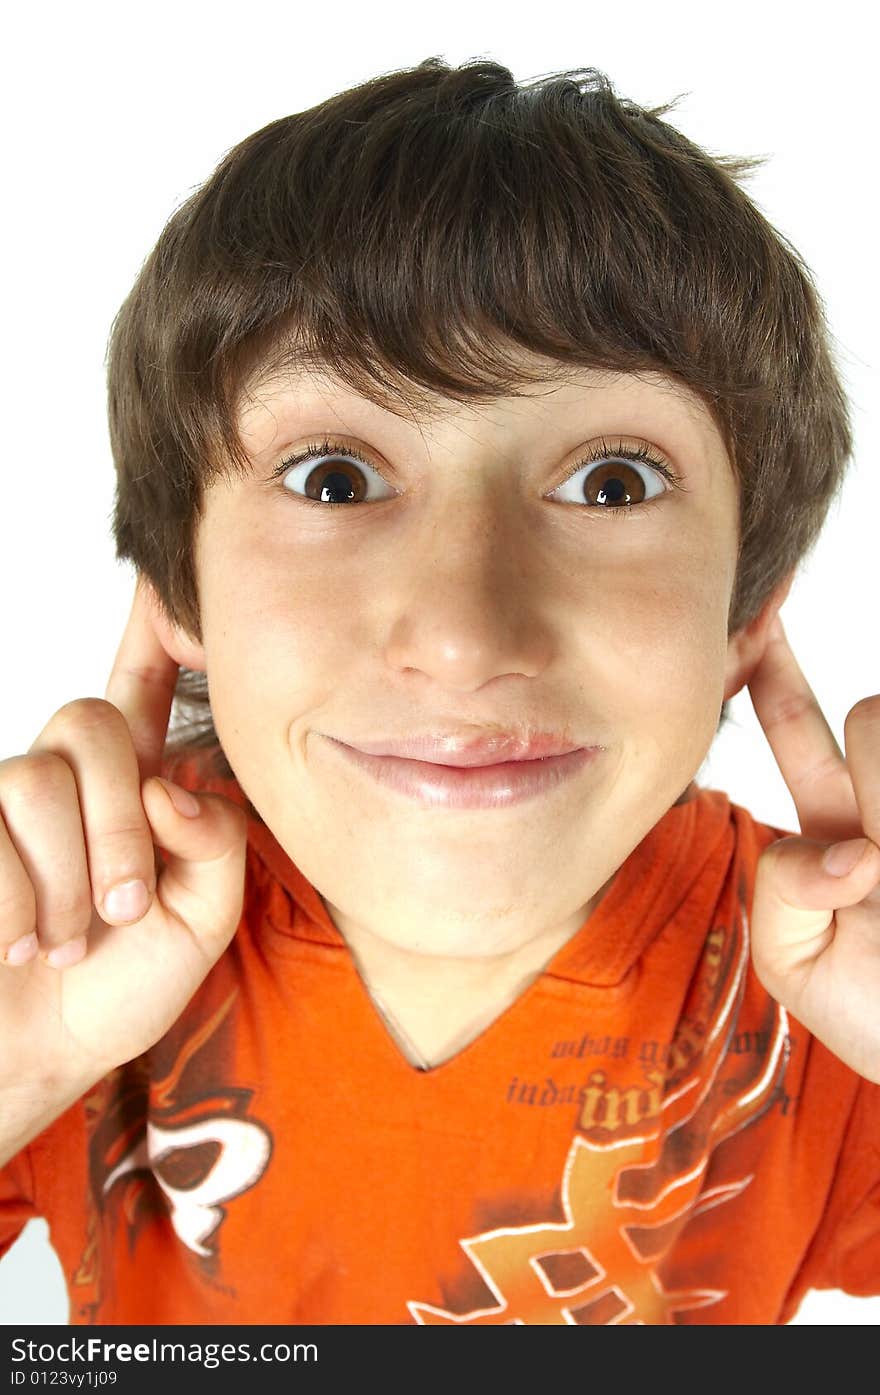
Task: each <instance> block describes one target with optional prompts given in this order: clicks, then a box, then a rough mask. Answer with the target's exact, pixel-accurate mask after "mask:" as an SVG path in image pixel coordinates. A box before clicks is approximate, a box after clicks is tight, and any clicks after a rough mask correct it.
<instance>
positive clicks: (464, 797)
mask: <svg viewBox="0 0 880 1395" xmlns="http://www.w3.org/2000/svg"><path fill="white" fill-rule="evenodd" d="M327 739H328V741H329V742H330V743H331V745H332V746H334V747H335V748H336V749H337V750H338V751H339V753H340V754H341V755H342V756H343V757H344V758H345V759H346V760H347V761H348V762H349V763H350V764H351V765H353V766H355V767H356V768H358V769H360V770H362V771H364V773H365V774H367V775H369V776H371V777H372V778H373V779H374V780H376V781H377V782H378V783H379V784H381V785H384V786H385V787H386V788H388V789H392V790H395V791H396V792H397V793H398V794H402V795H405V796H407V797H408V798H409V799H412V800H415V801H416V802H417V803H419V804H422V805H423V806H425V807H428V808H442V809H506V808H509V807H510V806H511V805H515V804H521V803H523V802H524V801H526V800H529V799H536V798H538V797H539V796H540V795H542V794H549V793H551V792H552V791H553V790H554V789H557V788H558V787H559V786H560V785H562V784H563V783H565V782H566V781H568V780H571V779H573V778H574V776H576V775H578V774H579V773H580V772H581V771H582V770H583V769H585V767H586V766H587V765H589V764H590V762H591V761H592V759H593V757H594V756H596V755H598V753H599V751H600V750H601V749H602V748H601V747H599V746H582V747H579V748H577V749H576V750H574V751H568V752H566V753H565V754H564V755H559V756H543V757H541V756H539V757H536V758H534V759H519V760H502V761H497V762H495V763H494V764H491V765H479V766H474V765H469V766H453V765H441V764H438V763H435V762H431V761H423V760H413V759H411V758H407V757H401V756H385V755H371V754H368V753H367V752H365V751H362V750H360V749H359V748H358V747H356V746H347V745H346V744H345V742H344V741H337V740H336V739H335V737H328V738H327Z"/></svg>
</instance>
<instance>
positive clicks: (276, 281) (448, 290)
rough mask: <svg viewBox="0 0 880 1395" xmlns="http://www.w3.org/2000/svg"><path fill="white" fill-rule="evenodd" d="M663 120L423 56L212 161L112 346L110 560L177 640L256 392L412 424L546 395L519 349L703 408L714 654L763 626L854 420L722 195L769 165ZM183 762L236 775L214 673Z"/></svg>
mask: <svg viewBox="0 0 880 1395" xmlns="http://www.w3.org/2000/svg"><path fill="white" fill-rule="evenodd" d="M678 100H679V98H678V97H677V98H675V99H674V101H673V102H670V103H667V104H666V105H664V106H660V107H655V108H641V107H639V106H637V105H636V104H635V103H633V102H631V101H629V100H628V99H626V98H622V97H619V96H618V95H617V94H616V92H615V91H614V88H613V86H612V84H611V82H610V81H609V79H608V78H607V77H606V76H605V75H604V74H603V73H601V72H599V71H597V70H596V69H594V68H582V69H572V70H568V71H565V72H562V73H555V74H552V75H550V76H548V77H544V78H542V79H536V80H535V81H533V82H530V83H522V84H518V83H517V82H516V81H515V80H514V78H513V76H512V74H511V73H510V72H509V70H508V69H507V68H505V67H502V66H501V65H500V64H498V63H494V62H491V61H488V60H483V59H480V60H473V61H470V62H467V63H465V64H463V65H461V66H460V67H450V66H449V65H448V64H447V63H445V62H444V61H442V59H440V58H436V57H434V58H428V59H426V60H425V61H424V62H422V63H420V64H418V65H417V66H416V67H413V68H406V69H400V70H397V71H393V72H390V73H386V74H383V75H381V76H378V77H376V78H374V79H372V80H371V81H368V82H365V83H363V84H361V85H360V86H357V87H354V88H351V89H350V90H348V91H345V92H341V93H339V94H338V95H336V96H334V97H331V98H329V99H328V100H326V101H324V102H320V103H319V104H318V105H317V106H314V107H311V108H309V109H308V110H306V111H301V112H296V113H294V114H293V115H291V116H285V117H282V118H280V119H279V120H277V121H273V122H271V123H270V124H269V125H268V126H265V127H263V128H262V130H259V131H256V132H255V133H254V134H253V135H250V136H248V137H247V138H246V139H244V140H243V141H241V142H240V144H238V145H237V146H235V147H234V148H233V149H232V150H230V151H229V152H228V154H226V155H225V156H224V158H223V159H222V160H221V162H220V164H219V165H218V166H217V169H216V170H215V171H214V173H213V174H212V175H211V177H210V178H209V179H208V180H207V181H206V182H205V183H204V184H203V185H201V186H200V187H199V188H198V189H197V190H196V192H195V193H194V194H192V195H191V197H189V198H188V199H187V200H186V201H185V202H184V203H183V204H182V205H181V206H180V207H179V208H178V209H177V210H176V211H175V212H174V213H173V215H172V217H171V218H170V220H169V221H168V223H167V225H166V226H165V228H164V230H163V232H162V234H161V236H160V238H159V240H158V242H157V244H156V246H155V248H154V249H153V251H152V252H151V253H150V255H149V256H148V257H147V259H146V261H145V262H144V265H143V267H142V268H141V271H140V273H139V275H138V277H137V280H136V281H135V284H134V286H133V288H132V290H131V292H130V294H129V295H128V297H127V298H126V300H125V302H124V303H123V305H122V306H121V308H120V310H119V312H118V314H117V316H116V319H115V320H114V323H113V327H112V331H111V335H110V341H109V345H108V411H109V425H110V440H111V447H112V451H113V458H114V462H115V466H116V471H117V496H116V506H115V511H114V518H113V530H114V536H115V540H116V555H117V557H118V558H119V559H124V558H130V559H131V560H132V561H133V562H134V564H135V567H136V568H137V569H138V571H140V572H142V573H144V574H145V575H146V576H147V577H148V578H149V579H150V581H151V582H152V583H153V585H154V587H155V589H156V593H157V595H158V598H159V601H160V603H161V605H162V606H163V608H164V610H165V612H166V614H167V615H168V617H169V619H171V620H172V621H173V622H175V623H176V624H178V625H180V626H182V627H183V628H184V629H185V630H186V631H187V632H188V633H189V634H190V635H191V636H193V637H194V638H195V639H196V640H198V641H199V642H200V641H201V628H200V616H199V600H198V592H197V585H196V576H195V570H194V560H193V538H194V529H195V525H196V522H197V519H198V517H199V515H200V511H201V501H202V491H203V488H204V487H205V486H206V485H207V484H209V483H210V482H211V481H212V480H213V479H216V478H218V477H221V476H224V475H228V474H229V472H230V471H232V472H243V471H245V470H247V469H248V468H249V465H248V460H247V456H246V454H245V452H244V448H243V446H242V444H241V442H240V440H239V438H238V435H237V429H236V420H237V415H238V409H239V406H240V404H241V402H242V400H243V398H246V397H247V394H248V392H249V391H250V390H251V388H252V386H253V384H254V382H255V381H256V379H257V377H258V376H260V375H262V374H263V373H275V372H280V371H283V370H284V369H285V368H286V367H297V366H316V367H319V368H322V369H325V370H327V369H329V370H330V371H331V372H332V373H334V374H335V375H336V376H337V377H338V378H339V379H340V380H341V381H342V382H343V383H344V384H346V385H347V386H348V387H350V388H351V389H353V390H354V391H355V392H357V393H359V394H361V395H363V396H364V397H367V398H371V399H372V400H373V401H375V402H377V403H379V404H380V405H384V406H388V405H390V404H394V403H397V404H399V407H400V406H402V407H404V408H405V409H406V410H418V409H419V407H420V406H422V407H424V404H425V403H427V402H429V400H430V394H440V395H442V396H443V397H444V398H448V399H451V400H455V401H459V402H466V401H468V400H474V399H479V400H485V399H487V398H488V399H491V398H493V397H495V396H497V395H500V394H515V393H516V391H517V387H518V385H521V384H527V383H530V382H535V381H543V380H544V379H545V377H546V376H547V375H544V374H543V373H541V372H540V371H538V370H536V371H535V373H530V374H524V373H523V371H522V366H521V364H520V365H519V366H517V365H516V364H515V363H514V361H513V360H512V359H511V358H510V357H509V349H510V347H511V346H514V347H520V348H525V349H526V350H528V351H531V352H533V353H535V354H538V355H542V356H549V357H550V358H551V359H553V360H554V361H556V362H558V363H559V364H561V365H565V364H572V365H576V366H586V367H593V368H607V369H611V370H622V371H624V372H630V373H632V372H639V371H644V370H660V371H662V372H664V373H665V374H666V375H667V376H668V377H670V378H672V379H673V380H678V381H680V382H681V383H683V384H685V385H686V386H688V387H689V388H690V389H691V390H692V391H694V392H696V393H697V394H698V395H699V397H700V398H701V399H702V400H703V401H704V402H705V404H706V406H707V408H708V409H709V411H710V412H711V414H712V416H713V419H714V421H715V423H716V425H717V426H718V428H719V430H720V432H721V435H722V438H723V440H724V441H725V444H726V446H727V450H728V454H729V456H730V460H731V464H732V467H733V470H734V472H735V476H736V480H737V484H738V490H739V501H740V519H739V556H738V565H737V574H736V580H735V585H734V590H733V595H732V598H731V606H730V612H729V617H728V633H729V634H733V633H735V632H736V631H737V630H739V629H741V628H742V627H743V626H744V625H745V624H747V623H748V622H749V621H750V620H752V619H753V618H754V617H755V616H756V615H757V614H758V613H759V611H760V609H761V607H762V606H763V604H764V602H765V601H766V600H767V599H768V598H769V596H770V593H771V592H772V591H773V589H774V588H775V587H776V586H777V585H778V584H779V583H780V582H781V581H782V580H783V579H784V578H785V577H786V576H787V575H788V574H789V573H790V572H791V571H792V570H793V569H794V568H795V566H796V565H797V564H798V563H799V561H800V560H801V559H802V558H803V557H804V555H805V554H806V553H807V552H808V550H809V549H810V548H811V547H812V546H813V544H814V543H815V542H816V540H817V538H818V536H819V533H820V531H821V528H822V525H823V523H824V520H825V517H826V514H827V512H828V508H829V505H830V503H831V501H832V499H833V497H834V495H835V493H836V492H837V491H838V490H839V488H840V486H841V484H842V481H843V476H844V472H845V467H846V464H847V460H848V458H849V456H850V454H851V451H852V438H851V428H850V421H849V415H848V405H847V401H846V398H845V395H844V392H843V389H842V385H841V382H840V380H839V378H838V376H837V373H836V371H835V367H834V364H833V361H832V355H831V349H830V344H829V338H830V336H829V332H828V329H827V326H826V323H825V319H824V312H823V306H822V302H821V298H820V296H819V294H818V292H817V290H816V288H815V285H814V283H813V280H812V278H811V274H810V272H809V269H808V268H807V267H806V265H805V264H804V262H803V261H802V259H801V257H800V256H799V254H798V252H797V251H796V249H795V248H794V247H793V246H792V245H791V244H790V243H789V242H788V241H787V240H786V239H785V238H784V237H783V236H782V234H781V233H779V232H778V231H776V230H775V229H774V228H773V227H772V226H771V224H770V223H768V221H767V220H766V219H765V218H764V217H763V215H762V214H761V213H760V212H759V211H758V209H757V208H756V206H755V205H754V204H753V203H752V201H751V200H750V199H749V198H748V197H747V195H746V194H745V193H744V192H743V190H742V189H741V188H740V187H739V185H738V183H737V182H736V181H737V180H738V179H741V178H742V177H743V176H744V175H747V174H748V173H750V172H751V171H752V170H753V169H755V168H757V167H758V166H760V165H761V164H763V163H764V159H763V157H748V158H738V157H733V156H720V155H714V156H710V155H709V154H708V153H706V152H705V151H704V150H702V149H701V148H699V147H698V146H696V145H694V144H693V143H692V142H691V141H690V140H688V139H686V138H685V136H683V135H682V134H681V133H680V132H679V131H677V130H676V129H675V128H674V127H672V126H670V125H668V124H667V123H666V122H664V121H662V120H661V119H660V118H661V116H663V115H664V114H665V113H666V112H668V111H670V110H671V109H672V107H673V106H674V105H675V102H677V101H678ZM399 407H398V408H397V409H398V410H399ZM395 409H396V408H395V407H394V406H393V405H392V410H395ZM726 709H727V704H726V703H725V704H724V707H723V708H722V713H721V722H720V723H719V730H720V727H721V725H723V723H724V721H725V719H726V717H727V711H726ZM181 713H186V720H185V721H184V722H183V724H182V725H181V724H180V723H179V721H178V725H177V728H176V730H175V721H176V720H177V719H178V718H179V717H180V715H181ZM196 750H202V751H204V752H206V753H208V754H210V755H211V758H212V762H213V763H212V767H211V768H212V770H213V772H214V773H215V774H216V775H218V776H220V777H221V778H230V777H232V772H231V770H230V768H229V766H228V763H227V762H226V758H225V756H224V755H223V752H222V750H221V748H220V746H219V741H218V738H217V736H216V733H215V731H214V728H213V723H212V720H211V714H210V704H209V700H208V692H207V679H206V675H204V674H202V673H194V672H192V671H190V670H188V669H181V671H180V675H179V680H178V685H177V693H176V700H175V713H174V714H173V715H172V734H171V735H170V736H169V741H168V744H167V746H166V756H172V757H173V756H175V755H180V754H181V753H186V752H191V751H196Z"/></svg>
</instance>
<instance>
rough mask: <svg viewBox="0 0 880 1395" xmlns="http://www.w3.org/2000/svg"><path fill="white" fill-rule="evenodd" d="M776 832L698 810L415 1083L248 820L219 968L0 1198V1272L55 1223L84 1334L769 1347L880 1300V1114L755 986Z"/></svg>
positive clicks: (349, 968)
mask: <svg viewBox="0 0 880 1395" xmlns="http://www.w3.org/2000/svg"><path fill="white" fill-rule="evenodd" d="M177 778H178V779H180V775H179V774H178V775H177ZM181 783H185V782H184V781H181ZM201 787H202V788H214V789H219V790H221V791H222V792H225V793H232V792H233V791H232V789H231V787H230V786H229V785H225V784H223V783H222V782H219V781H215V782H213V783H212V782H210V781H202V782H201ZM239 797H240V792H239ZM780 836H785V834H784V832H782V831H780V830H777V829H773V828H769V827H767V826H766V825H763V824H760V823H758V822H757V821H756V820H755V819H753V817H752V816H751V815H750V814H749V813H748V812H747V811H746V810H745V809H742V808H740V807H739V806H738V805H736V804H733V803H731V801H730V800H729V798H728V797H727V795H725V794H724V793H722V792H721V791H717V790H708V789H699V788H698V789H697V792H696V795H695V797H694V798H692V799H691V800H689V801H688V802H686V803H684V804H681V805H677V806H674V807H673V808H671V809H670V810H669V811H668V813H667V814H666V815H665V816H664V817H663V818H662V819H661V820H660V822H659V823H658V824H657V825H656V826H655V827H654V828H653V829H652V830H651V831H650V833H649V834H648V835H647V837H645V838H644V839H643V841H642V842H641V843H640V844H639V845H638V846H637V847H636V848H635V849H634V850H633V852H632V853H631V854H630V856H629V857H628V858H627V860H626V862H625V863H624V864H623V866H622V867H621V869H620V870H619V872H618V875H617V876H616V878H615V879H614V881H613V883H612V885H611V887H610V889H609V890H608V891H607V893H606V895H605V897H604V898H603V900H602V901H601V902H600V903H599V906H598V907H597V909H596V911H595V912H594V914H593V915H592V916H591V917H590V918H589V920H588V921H587V922H585V924H584V926H583V927H582V928H581V930H580V931H579V932H578V933H577V935H575V936H574V938H573V939H572V940H570V941H569V942H568V943H567V944H566V945H565V946H563V948H562V949H561V950H559V951H558V952H557V954H556V955H555V956H554V957H553V959H552V960H551V961H550V963H549V964H548V965H547V967H546V968H545V970H544V971H543V973H542V974H541V975H540V976H539V977H538V978H537V979H535V980H534V981H533V982H532V983H531V985H530V986H529V987H528V988H527V989H526V990H525V991H524V992H523V994H522V995H521V996H520V997H519V998H518V999H517V1000H516V1001H515V1002H514V1003H513V1004H511V1005H510V1006H509V1007H508V1008H507V1009H506V1011H504V1013H503V1014H502V1015H501V1016H500V1017H499V1018H498V1019H497V1020H496V1021H495V1022H494V1023H493V1024H492V1025H491V1026H490V1027H488V1028H487V1029H486V1030H485V1031H484V1032H483V1033H482V1034H481V1035H480V1036H479V1037H477V1038H476V1039H475V1040H474V1041H472V1042H471V1043H470V1044H469V1045H468V1046H466V1047H465V1048H464V1049H463V1050H462V1051H460V1052H459V1053H458V1054H457V1055H455V1056H453V1057H452V1058H451V1059H449V1060H447V1061H446V1062H444V1063H443V1064H441V1065H438V1066H436V1067H434V1068H433V1069H430V1070H427V1071H424V1070H419V1069H417V1068H416V1067H414V1066H413V1065H411V1064H409V1062H408V1061H407V1060H406V1059H405V1058H404V1056H403V1054H402V1053H401V1051H400V1049H399V1048H398V1046H397V1045H396V1043H395V1041H394V1040H393V1038H392V1037H391V1035H390V1034H389V1031H388V1029H387V1028H386V1026H385V1025H384V1022H383V1020H382V1018H381V1016H380V1015H379V1013H378V1011H377V1009H376V1007H375V1006H374V1005H373V1002H372V1000H371V998H370V996H369V994H368V993H367V991H366V988H365V986H364V984H363V982H362V980H361V978H360V977H359V975H358V972H357V970H356V968H355V966H354V961H353V959H352V957H351V954H350V952H349V950H348V948H347V946H346V944H345V942H344V940H343V939H342V937H341V935H340V933H339V931H338V930H337V929H336V928H335V926H334V925H333V922H332V921H331V920H330V918H329V916H328V914H327V911H326V909H325V907H324V904H323V902H322V900H321V898H320V896H319V895H318V893H317V891H316V890H315V889H314V887H312V886H311V885H310V884H309V883H308V882H307V881H306V879H305V878H304V877H303V875H302V873H301V872H299V870H298V869H297V868H296V866H295V865H294V864H293V863H292V862H291V861H290V859H289V858H288V857H287V855H286V854H285V853H284V851H283V850H282V849H281V847H280V846H279V844H278V843H277V842H276V840H275V839H274V837H273V836H272V834H271V833H270V832H269V830H268V829H267V828H265V827H263V826H262V825H260V824H259V823H258V822H257V821H256V820H255V819H249V835H248V857H247V875H246V883H245V903H244V908H243V912H242V918H241V923H240V925H239V927H238V930H237V932H236V935H235V937H234V939H233V940H232V942H231V944H230V946H229V948H228V949H227V951H226V952H225V953H224V954H223V956H222V957H221V959H220V960H219V961H218V963H217V964H216V965H215V967H214V968H213V969H212V971H211V972H210V974H209V975H208V977H207V979H206V980H205V981H204V983H203V985H202V986H201V988H200V989H199V990H198V991H197V993H196V994H195V996H194V997H193V999H192V1000H191V1002H190V1003H189V1005H188V1007H187V1009H186V1010H185V1012H184V1013H183V1015H182V1016H181V1018H180V1019H179V1020H178V1022H177V1023H176V1024H175V1026H174V1027H173V1028H172V1030H171V1031H170V1032H169V1033H168V1034H167V1035H166V1036H165V1037H164V1038H162V1040H161V1041H159V1042H158V1043H157V1045H156V1046H155V1047H153V1049H152V1050H150V1051H149V1052H147V1053H146V1055H144V1056H142V1057H139V1058H138V1059H137V1060H135V1061H133V1062H130V1063H129V1064H127V1065H125V1066H123V1067H121V1068H120V1069H118V1070H116V1071H114V1072H113V1073H112V1074H111V1075H110V1076H108V1077H107V1078H105V1079H104V1080H102V1081H101V1082H100V1083H99V1084H98V1085H97V1086H95V1087H94V1088H93V1089H92V1090H90V1091H89V1092H88V1093H87V1094H86V1095H85V1096H83V1098H82V1099H81V1100H79V1101H78V1102H77V1103H76V1104H74V1105H73V1106H72V1107H71V1108H70V1109H69V1110H67V1111H66V1112H65V1113H64V1114H63V1115H61V1116H60V1117H59V1118H58V1119H57V1120H56V1121H55V1122H54V1123H53V1124H52V1125H51V1126H50V1127H49V1128H48V1129H46V1130H45V1132H44V1133H42V1134H41V1135H40V1136H39V1137H38V1138H36V1139H34V1140H33V1142H32V1143H31V1144H30V1145H29V1146H28V1147H27V1148H25V1149H24V1150H22V1152H21V1153H20V1154H19V1155H18V1156H17V1157H15V1158H14V1159H13V1160H12V1161H11V1162H10V1163H9V1164H8V1166H7V1167H6V1168H5V1170H3V1172H0V1253H2V1252H3V1250H4V1249H5V1248H8V1246H9V1245H10V1244H11V1243H12V1241H13V1239H14V1238H15V1236H16V1235H17V1234H18V1232H19V1231H20V1229H21V1228H22V1226H23V1225H24V1223H25V1222H26V1221H27V1220H28V1219H29V1218H30V1217H32V1216H37V1215H42V1216H45V1217H46V1218H47V1220H48V1223H49V1231H50V1237H51V1240H52V1242H53V1244H54V1246H55V1249H56V1250H57V1252H58V1255H59V1257H60V1259H61V1263H62V1267H63V1270H64V1273H65V1276H66V1280H67V1285H68V1291H69V1294H70V1320H71V1322H72V1323H77V1324H79V1323H170V1324H175V1323H209V1324H214V1323H300V1324H308V1323H359V1324H399V1323H404V1324H412V1323H434V1324H452V1323H462V1324H470V1323H482V1324H486V1323H490V1324H494V1323H502V1324H503V1323H540V1324H553V1323H576V1324H591V1323H599V1324H603V1323H621V1322H622V1323H632V1322H637V1323H639V1322H640V1323H666V1322H674V1323H712V1324H718V1323H762V1324H763V1323H778V1322H785V1321H787V1320H788V1319H789V1318H790V1317H792V1316H793V1314H794V1312H795V1310H796V1307H797V1304H798V1302H799V1301H800V1299H801V1298H802V1297H803V1295H804V1293H805V1292H806V1291H807V1289H808V1288H811V1287H833V1288H843V1289H846V1290H848V1291H849V1292H850V1293H854V1294H869V1293H878V1292H880V1087H878V1086H877V1085H873V1084H870V1083H868V1082H867V1081H865V1080H862V1079H861V1078H860V1077H858V1076H857V1075H855V1074H854V1073H853V1072H852V1071H851V1070H849V1069H848V1068H847V1067H846V1066H844V1065H843V1064H842V1063H841V1062H840V1061H838V1060H837V1059H836V1058H835V1057H834V1056H833V1055H832V1054H831V1053H830V1052H829V1051H827V1050H826V1049H825V1048H824V1047H823V1046H822V1045H820V1044H819V1043H818V1042H817V1041H816V1040H815V1039H814V1038H812V1037H811V1036H810V1035H809V1034H808V1033H807V1032H806V1031H805V1029H804V1028H803V1027H802V1026H801V1025H800V1024H799V1023H797V1022H795V1021H793V1020H792V1019H791V1018H790V1017H788V1016H787V1014H786V1013H785V1011H784V1010H783V1009H782V1008H781V1007H780V1006H779V1005H778V1004H777V1003H775V1002H774V1001H773V999H771V998H770V997H769V996H768V994H767V993H766V991H765V990H764V989H763V988H762V987H761V985H760V983H759V982H758V980H757V978H756V977H755V975H754V972H753V971H752V969H751V966H750V960H749V907H750V905H751V900H752V888H753V881H754V871H755V865H756V861H757V858H758V855H759V853H760V852H761V850H762V849H763V848H764V847H765V846H766V845H767V844H768V843H770V842H772V841H773V840H774V839H775V838H777V837H780Z"/></svg>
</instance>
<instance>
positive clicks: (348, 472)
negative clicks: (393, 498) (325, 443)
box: [305, 459, 367, 504]
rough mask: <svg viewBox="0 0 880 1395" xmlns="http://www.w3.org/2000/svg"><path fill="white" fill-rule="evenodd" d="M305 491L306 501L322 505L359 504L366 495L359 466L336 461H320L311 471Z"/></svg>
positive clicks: (306, 480) (344, 461) (306, 481)
mask: <svg viewBox="0 0 880 1395" xmlns="http://www.w3.org/2000/svg"><path fill="white" fill-rule="evenodd" d="M305 491H306V498H307V499H315V500H318V501H320V502H321V503H322V504H360V503H362V502H363V500H364V499H365V498H366V495H367V487H366V485H365V484H364V479H363V471H362V470H361V468H360V466H357V465H354V464H352V463H350V462H349V461H346V460H338V459H333V460H329V461H322V462H321V463H320V464H319V465H316V466H315V467H314V468H313V469H311V470H310V471H309V473H308V475H307V476H306V479H305Z"/></svg>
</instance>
